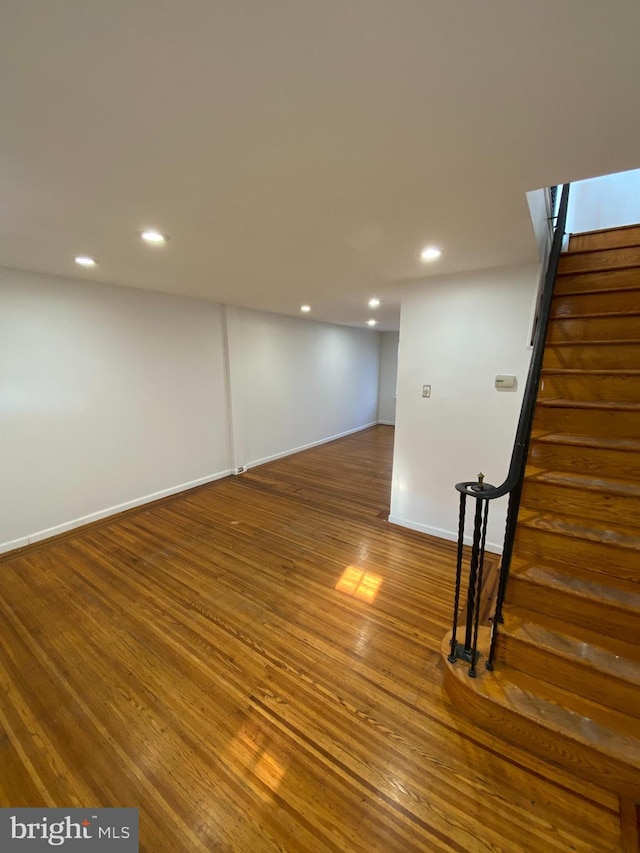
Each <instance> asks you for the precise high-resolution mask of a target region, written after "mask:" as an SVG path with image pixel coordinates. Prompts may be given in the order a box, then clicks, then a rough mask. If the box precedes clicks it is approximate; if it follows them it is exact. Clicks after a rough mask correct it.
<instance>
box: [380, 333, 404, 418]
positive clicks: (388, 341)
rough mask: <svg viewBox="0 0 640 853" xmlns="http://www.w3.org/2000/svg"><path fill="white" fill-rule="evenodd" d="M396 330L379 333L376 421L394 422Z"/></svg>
mask: <svg viewBox="0 0 640 853" xmlns="http://www.w3.org/2000/svg"><path fill="white" fill-rule="evenodd" d="M399 338H400V335H399V333H398V332H381V333H380V382H379V385H378V423H382V424H395V422H396V385H397V378H398V343H399Z"/></svg>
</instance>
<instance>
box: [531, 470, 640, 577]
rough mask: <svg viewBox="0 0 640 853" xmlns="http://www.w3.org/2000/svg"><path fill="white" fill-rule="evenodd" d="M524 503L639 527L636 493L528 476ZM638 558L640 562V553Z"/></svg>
mask: <svg viewBox="0 0 640 853" xmlns="http://www.w3.org/2000/svg"><path fill="white" fill-rule="evenodd" d="M581 473H582V472H581ZM521 505H522V506H523V507H526V508H527V509H532V510H538V511H540V512H551V513H554V514H558V515H572V516H575V517H578V518H591V519H593V520H594V521H605V522H606V521H610V522H612V523H613V524H622V525H627V526H632V525H635V526H638V527H640V497H638V496H635V495H634V496H630V495H612V494H607V493H606V492H595V491H590V490H588V489H579V488H570V487H566V486H558V485H555V484H551V483H538V482H536V481H535V480H525V483H524V489H523V492H522V501H521ZM637 560H638V563H639V564H640V553H638V554H637ZM638 574H639V575H640V569H639V570H638Z"/></svg>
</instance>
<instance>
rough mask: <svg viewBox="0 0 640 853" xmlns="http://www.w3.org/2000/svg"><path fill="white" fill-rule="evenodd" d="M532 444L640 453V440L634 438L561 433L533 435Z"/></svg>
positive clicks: (538, 433) (534, 433)
mask: <svg viewBox="0 0 640 853" xmlns="http://www.w3.org/2000/svg"><path fill="white" fill-rule="evenodd" d="M531 441H532V442H534V441H535V442H541V443H545V444H565V445H568V446H571V447H594V448H598V449H601V450H620V451H621V452H623V453H637V452H639V451H640V440H636V439H633V438H601V437H600V436H591V435H571V434H570V433H560V432H539V431H534V432H532V433H531Z"/></svg>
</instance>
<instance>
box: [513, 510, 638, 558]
mask: <svg viewBox="0 0 640 853" xmlns="http://www.w3.org/2000/svg"><path fill="white" fill-rule="evenodd" d="M518 523H519V524H520V523H522V524H523V525H525V526H527V527H535V528H536V529H538V530H540V529H544V530H547V531H549V532H551V533H559V534H561V535H563V536H570V537H572V538H574V539H584V540H586V541H588V542H600V543H603V544H606V545H612V546H615V547H616V548H626V549H629V550H632V551H640V532H639V530H638V528H637V527H628V526H623V525H620V524H613V523H611V522H607V523H606V524H605V525H599V524H598V523H597V522H595V521H592V520H590V519H585V521H583V522H581V521H580V519H575V518H572V517H570V516H563V515H557V514H555V513H551V512H549V513H545V512H539V511H536V510H528V509H525V508H524V507H523V508H522V509H521V510H520V513H519V516H518Z"/></svg>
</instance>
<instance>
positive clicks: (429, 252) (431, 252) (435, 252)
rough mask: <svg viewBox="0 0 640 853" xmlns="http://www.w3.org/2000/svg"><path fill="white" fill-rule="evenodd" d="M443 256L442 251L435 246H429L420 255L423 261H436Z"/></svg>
mask: <svg viewBox="0 0 640 853" xmlns="http://www.w3.org/2000/svg"><path fill="white" fill-rule="evenodd" d="M441 254H442V251H441V250H440V249H436V247H435V246H428V247H427V248H426V249H423V250H422V252H421V253H420V258H421V259H422V260H423V261H435V259H436V258H439V257H440V255H441Z"/></svg>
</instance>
